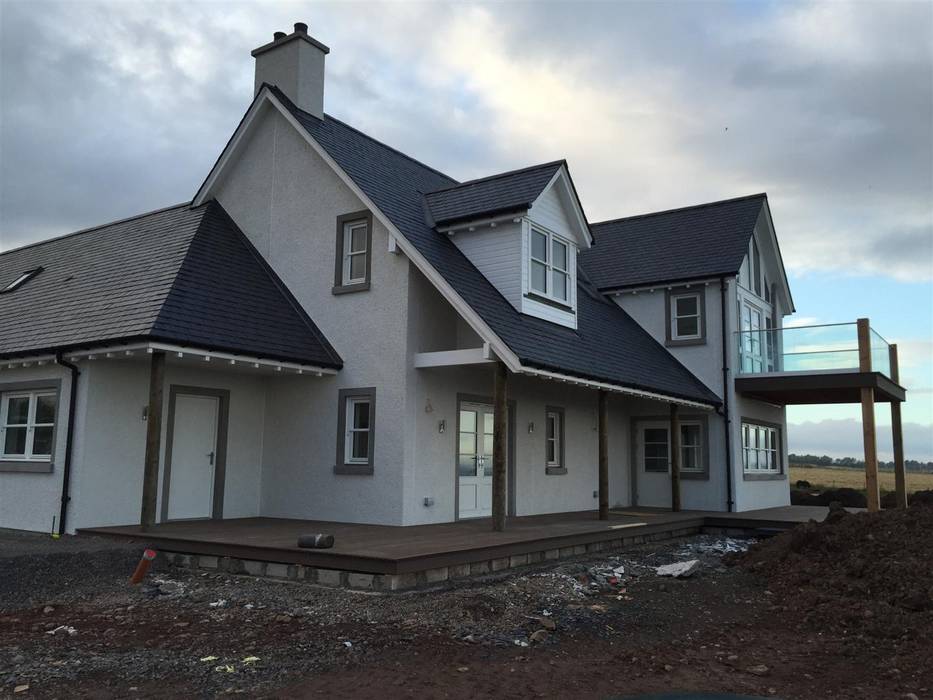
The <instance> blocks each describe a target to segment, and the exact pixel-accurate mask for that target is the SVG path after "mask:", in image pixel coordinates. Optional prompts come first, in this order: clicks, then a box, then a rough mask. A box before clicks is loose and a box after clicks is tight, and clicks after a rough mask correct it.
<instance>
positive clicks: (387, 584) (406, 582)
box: [373, 574, 418, 591]
mask: <svg viewBox="0 0 933 700" xmlns="http://www.w3.org/2000/svg"><path fill="white" fill-rule="evenodd" d="M417 585H418V577H417V576H416V575H415V574H380V575H379V576H375V577H374V578H373V586H374V587H375V588H376V590H379V591H403V590H406V589H409V588H414V587H415V586H417Z"/></svg>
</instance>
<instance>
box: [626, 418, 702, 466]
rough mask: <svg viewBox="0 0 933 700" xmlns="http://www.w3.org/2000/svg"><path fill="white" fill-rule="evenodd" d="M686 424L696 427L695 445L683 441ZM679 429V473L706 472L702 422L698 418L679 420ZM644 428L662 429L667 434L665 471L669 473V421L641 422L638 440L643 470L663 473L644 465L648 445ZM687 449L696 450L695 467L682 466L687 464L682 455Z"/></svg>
mask: <svg viewBox="0 0 933 700" xmlns="http://www.w3.org/2000/svg"><path fill="white" fill-rule="evenodd" d="M686 426H694V427H696V428H697V437H698V442H697V444H696V445H687V444H685V443H684V439H683V429H684V428H685V427H686ZM680 429H681V434H680V471H681V473H687V474H705V473H706V464H705V459H704V458H705V456H706V452H705V449H706V446H705V445H704V444H703V437H704V430H703V422H702V421H698V420H691V419H687V420H681V421H680ZM646 430H663V431H664V434H665V435H666V436H667V469H666V473H668V474H670V471H671V455H672V454H673V452H672V450H671V426H670V424H669V423H662V422H661V421H654V422H651V423H644V424H642V426H641V435H640V440H641V455H640V456H639V458H640V461H641V466H642V470H644V471H645V472H648V473H650V474H663V473H665V471H662V470H661V469H648V468H647V467H646V461H645V460H646V459H647V455H646V449H645V448H646V447H647V445H648V441H647V440H646V439H645V431H646ZM651 444H652V445H660V444H661V443H659V442H652V443H651ZM687 450H696V457H697V458H696V467H692V468H691V467H686V466H684V465H686V464H687V460H686V459H684V457H685V456H686V451H687Z"/></svg>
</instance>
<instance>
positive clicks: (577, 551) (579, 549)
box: [573, 544, 586, 556]
mask: <svg viewBox="0 0 933 700" xmlns="http://www.w3.org/2000/svg"><path fill="white" fill-rule="evenodd" d="M573 554H574V556H580V555H581V554H586V545H585V544H578V545H574V547H573Z"/></svg>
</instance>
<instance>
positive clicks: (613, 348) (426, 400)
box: [0, 24, 904, 533]
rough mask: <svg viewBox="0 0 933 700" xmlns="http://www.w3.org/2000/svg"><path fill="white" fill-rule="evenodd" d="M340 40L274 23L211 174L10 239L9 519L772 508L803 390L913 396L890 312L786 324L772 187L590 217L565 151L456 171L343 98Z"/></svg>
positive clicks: (788, 301)
mask: <svg viewBox="0 0 933 700" xmlns="http://www.w3.org/2000/svg"><path fill="white" fill-rule="evenodd" d="M328 51H329V49H328V48H327V47H326V46H324V45H323V44H321V43H320V42H319V41H317V40H315V39H314V38H312V37H311V36H309V34H308V32H307V27H306V25H303V24H296V25H295V29H294V32H292V33H290V34H287V35H286V34H284V33H281V32H278V33H276V35H275V38H274V40H273V41H272V42H270V43H268V44H266V45H264V46H261V47H259V48H258V49H256V50H255V51H253V56H254V57H255V61H256V84H255V95H254V99H253V101H252V103H251V104H250V106H249V108H248V109H247V111H246V113H245V115H244V117H243V119H242V121H241V123H240V124H239V126H238V127H237V129H236V131H235V132H234V134H233V135H232V136H231V138H230V140H229V142H228V143H227V145H226V147H225V148H224V150H223V152H222V153H221V154H220V157H219V158H218V160H217V162H216V164H215V165H214V167H213V168H212V169H211V171H210V172H209V173H207V174H206V177H205V179H204V181H203V184H202V185H201V187H200V188H199V190H198V191H197V192H196V193H193V199H192V201H190V202H185V203H183V204H180V205H177V206H174V207H169V208H167V209H161V210H159V211H155V212H150V213H147V214H141V215H139V216H136V217H133V218H130V219H125V220H122V221H117V222H114V223H110V224H106V225H102V226H98V227H95V228H92V229H88V230H84V231H78V232H76V233H72V234H69V235H66V236H62V237H60V238H55V239H51V240H47V241H42V242H39V243H35V244H33V245H28V246H25V247H22V248H19V249H15V250H10V251H6V252H4V253H2V254H0V449H2V454H0V527H8V528H21V529H26V530H37V531H50V530H53V531H54V530H57V531H61V532H69V533H71V532H74V531H75V529H78V528H87V527H99V526H107V525H123V524H132V523H142V524H144V525H148V524H151V523H160V522H168V521H173V520H185V519H198V518H208V519H233V518H244V517H252V516H266V517H275V518H304V519H316V520H327V521H339V522H343V523H376V524H384V525H399V526H408V525H418V524H426V523H447V522H453V521H457V520H465V519H470V518H478V517H484V516H490V515H495V516H496V517H495V519H494V522H495V523H496V524H497V526H498V527H501V526H502V520H503V519H504V517H505V516H506V515H508V516H522V515H531V514H544V513H564V512H573V511H579V512H585V511H594V510H597V509H599V510H600V512H601V514H602V515H605V513H606V511H607V510H608V509H609V508H611V507H616V506H619V507H625V506H636V505H637V506H654V507H660V508H672V507H673V508H675V509H676V508H681V507H682V508H685V509H697V510H706V511H747V510H752V509H761V508H767V507H771V506H781V505H786V504H787V503H788V498H789V495H788V482H787V464H786V455H787V436H786V431H785V409H784V406H786V405H787V404H789V403H795V402H801V401H803V402H806V401H811V402H812V401H827V400H828V401H860V402H861V403H862V405H863V409H865V407H866V406H870V410H868V409H866V410H868V412H866V413H865V416H866V421H868V420H871V421H873V416H874V413H873V411H874V407H873V402H874V401H875V400H881V401H890V402H891V403H892V407H895V406H896V407H897V408H898V411H899V402H900V401H901V400H903V397H904V394H903V389H902V388H900V387H899V386H898V385H897V383H896V380H897V376H896V362H895V366H893V367H892V366H891V365H890V358H895V359H896V352H895V353H893V354H892V353H890V351H889V349H888V347H887V346H886V345H882V343H883V341H881V340H880V336H878V338H877V339H876V338H875V336H877V334H874V335H871V336H870V348H868V346H867V345H865V343H859V342H857V340H856V324H851V328H850V330H851V331H852V338H851V340H852V346H851V347H849V346H846V347H844V348H843V349H841V350H839V346H838V345H837V346H834V347H836V348H837V354H836V355H833V357H834V358H835V360H836V364H835V365H834V366H833V367H830V368H828V369H827V368H825V367H817V366H816V365H814V364H813V362H814V358H816V360H819V361H821V362H822V361H824V360H822V359H820V358H823V357H826V356H825V355H818V354H809V355H808V354H807V353H808V352H811V351H812V349H811V351H806V350H805V351H803V352H804V355H803V356H801V355H800V353H799V352H797V351H791V350H790V349H789V346H790V344H791V342H792V339H791V338H789V337H788V336H787V335H786V333H787V331H786V330H784V329H783V326H784V319H785V318H786V317H787V316H788V315H789V314H791V313H792V312H793V311H794V303H793V299H792V297H791V292H790V289H789V286H788V282H787V277H786V275H785V272H784V267H783V263H782V260H781V253H780V249H779V247H778V242H777V237H776V234H775V229H774V224H773V221H772V217H771V211H770V208H769V205H768V199H767V197H766V196H765V195H764V194H756V195H752V196H746V197H740V198H737V199H728V200H724V201H720V202H713V203H709V204H702V205H699V206H693V207H686V208H683V209H676V210H672V211H665V212H657V213H653V214H646V215H643V216H634V217H627V218H623V219H618V220H614V221H606V222H601V223H590V222H588V220H587V218H586V215H585V213H584V210H583V207H582V205H581V203H580V199H579V197H578V193H577V190H576V188H575V186H574V183H573V179H572V177H571V172H570V168H569V166H568V164H567V163H566V162H565V161H556V162H551V163H544V164H541V165H535V166H532V167H528V168H523V169H521V170H515V171H511V172H506V173H499V174H494V175H491V176H489V177H485V178H481V179H478V180H472V181H469V182H458V181H456V180H454V179H452V178H451V177H449V176H447V175H445V174H443V173H441V172H439V171H437V170H435V169H433V168H431V167H429V166H427V165H424V164H423V163H420V162H418V161H417V160H415V159H413V158H411V157H409V156H407V155H405V154H402V153H400V152H399V151H397V150H395V149H393V148H391V147H389V146H387V145H385V144H383V143H380V142H379V141H376V140H375V139H373V138H371V137H369V136H367V135H365V134H363V133H361V132H359V131H357V130H356V129H354V128H352V127H351V126H349V125H347V124H345V123H343V122H341V121H339V120H338V119H335V118H333V117H331V116H329V115H327V114H325V113H324V111H323V103H324V83H325V71H324V63H325V56H326V55H327V53H328ZM847 328H848V327H847ZM869 331H870V329H869V328H868V326H867V323H860V324H859V325H858V333H859V338H861V339H862V340H864V338H862V336H865V337H868V334H869ZM872 333H873V332H872ZM865 342H868V341H865ZM853 347H854V348H855V349H854V352H855V356H854V357H855V364H854V367H853V365H852V357H853V356H852V354H851V352H852V351H853V350H852V349H853ZM866 348H868V350H870V353H869V356H868V358H867V362H868V364H867V365H866V364H865V362H866V359H865V354H866ZM860 349H861V350H862V352H861V355H860V354H859V350H860ZM839 353H842V355H840V354H839ZM846 353H848V354H846ZM830 354H832V353H830ZM795 357H796V358H799V357H804V358H805V359H806V360H807V361H808V362H809V364H806V363H805V364H804V365H802V366H801V367H797V368H791V367H789V366H785V365H786V363H789V362H791V361H792V360H793V358H795ZM794 361H795V360H794ZM872 361H874V362H875V363H876V365H875V369H874V370H873V369H872V365H871V362H872ZM847 362H848V363H849V364H846V363H847ZM881 364H884V368H882V367H881ZM743 382H744V383H743ZM866 392H867V393H866ZM892 410H893V408H892ZM898 417H899V413H898ZM866 425H867V423H866ZM898 427H899V421H898ZM871 439H872V441H873V424H872V438H871ZM868 449H869V442H868V439H867V438H866V454H868ZM871 449H872V450H873V449H874V447H873V444H872V446H871ZM866 461H868V460H866ZM870 476H871V475H870V473H869V478H870ZM869 483H871V482H869ZM875 491H876V492H877V485H876V486H875Z"/></svg>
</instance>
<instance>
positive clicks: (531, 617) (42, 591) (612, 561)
mask: <svg viewBox="0 0 933 700" xmlns="http://www.w3.org/2000/svg"><path fill="white" fill-rule="evenodd" d="M0 542H3V543H5V540H3V539H0ZM59 544H62V543H59ZM64 544H65V548H66V549H67V551H64V552H60V553H57V552H56V549H55V548H54V547H50V546H49V545H48V544H47V543H41V544H38V545H37V548H36V549H37V552H36V553H35V554H33V555H30V556H25V555H24V554H23V549H22V543H20V545H21V546H20V548H19V549H17V550H15V552H16V554H17V555H18V556H10V555H8V554H7V550H6V548H5V547H4V548H3V549H2V550H0V693H10V694H13V695H15V696H16V697H126V696H128V695H133V696H137V697H178V696H181V695H183V696H190V697H213V696H216V695H220V694H228V693H247V694H249V695H250V696H254V695H256V696H267V697H355V698H363V697H380V698H386V697H464V698H467V697H470V698H472V697H515V698H523V699H524V698H527V697H529V696H530V697H608V696H609V695H619V696H623V695H631V694H635V693H639V692H657V691H662V690H670V689H675V688H677V687H680V688H689V689H701V690H708V691H714V690H724V691H731V692H737V693H745V694H749V695H761V696H767V697H786V698H809V697H831V696H834V693H839V688H840V684H842V686H844V687H845V688H846V689H847V692H842V693H839V694H835V697H851V698H862V697H864V698H869V697H899V696H897V695H893V696H892V695H890V694H873V693H876V692H879V691H878V687H877V683H875V685H874V686H873V685H872V683H873V681H872V679H873V678H874V675H873V671H872V667H873V666H874V665H875V664H876V663H879V662H882V661H883V660H879V659H873V660H872V662H871V663H870V664H869V663H866V664H864V673H860V672H853V671H852V670H851V664H852V662H853V659H852V658H851V657H849V658H844V657H837V656H833V655H834V654H836V652H837V651H838V648H837V647H836V646H835V642H834V641H833V640H832V639H828V638H820V637H819V636H818V635H812V634H811V635H805V634H803V633H801V632H800V631H799V630H795V629H793V628H788V626H787V625H786V624H783V623H781V620H780V619H779V617H777V616H775V614H774V612H775V611H774V610H773V608H772V606H769V603H768V596H767V595H766V594H765V590H764V583H763V582H762V581H759V580H757V579H756V578H755V576H754V575H753V574H751V573H747V572H744V571H741V570H738V569H736V568H731V569H730V568H727V567H725V566H723V564H722V561H721V555H722V553H723V551H724V550H726V549H730V548H735V546H736V542H735V541H730V540H723V539H716V538H711V537H697V538H690V539H687V540H681V541H671V542H665V543H655V544H653V545H645V546H641V547H636V548H632V549H630V550H627V551H625V552H623V553H621V554H620V555H619V556H602V557H582V558H579V559H577V560H574V561H570V562H562V563H560V564H552V565H551V566H547V567H545V566H541V567H529V568H527V569H525V570H521V571H519V572H517V573H516V572H512V573H506V574H504V575H502V576H498V577H488V578H485V579H482V580H470V581H466V582H463V583H460V584H458V585H456V586H452V587H445V588H440V589H435V590H430V591H415V592H407V593H396V594H377V593H361V592H353V591H347V590H335V589H328V588H323V587H316V586H310V585H307V584H302V583H289V582H279V581H270V580H262V579H255V578H251V577H246V576H231V575H228V574H215V573H202V572H192V571H186V570H179V569H165V568H161V567H159V566H156V567H155V569H154V570H153V571H152V572H151V573H150V576H149V579H148V580H147V582H146V583H145V584H143V585H142V586H139V587H131V586H129V585H128V584H127V579H128V577H129V575H130V573H131V572H132V570H133V568H134V566H135V564H136V561H137V560H138V557H139V553H140V547H139V546H134V547H129V548H127V547H126V546H116V545H112V544H111V545H109V546H108V545H106V544H103V543H102V541H95V542H94V544H93V545H88V546H83V545H79V544H76V543H75V542H67V543H64ZM688 559H698V560H699V561H700V568H699V570H698V571H697V572H696V573H695V574H694V575H693V576H691V577H690V578H686V579H670V578H660V577H659V576H658V575H657V574H656V572H655V568H656V567H657V566H660V565H664V564H669V563H672V562H681V561H684V560H688ZM157 562H158V560H157ZM11 569H17V570H20V569H22V570H23V571H24V573H11ZM797 647H800V648H797ZM821 654H822V655H824V656H827V655H828V656H827V660H824V661H823V662H820V663H822V665H823V668H822V670H821V671H820V674H819V676H818V677H817V676H815V675H813V674H807V673H802V672H801V671H800V668H798V667H795V666H794V664H793V663H791V662H793V661H794V660H795V659H798V660H800V661H801V662H802V663H805V664H809V663H811V662H812V660H813V659H815V658H818V657H819V656H820V655H821ZM833 664H836V665H840V664H844V665H846V670H842V666H840V670H839V671H838V673H836V672H834V671H833V670H832V669H833V667H834V666H833ZM811 670H812V669H811ZM807 675H809V676H810V678H806V676H807ZM815 678H816V680H814V679H815ZM819 680H825V681H826V682H827V683H829V684H831V685H832V686H833V690H831V691H830V692H829V694H825V693H823V694H820V695H814V694H810V693H811V692H812V691H813V689H814V683H816V682H817V681H819ZM900 680H902V681H904V682H905V683H904V688H905V689H906V688H911V687H914V686H916V685H917V683H921V682H922V681H917V682H915V681H914V680H913V679H912V678H910V677H909V674H905V675H904V678H902V679H900ZM886 682H887V681H885V683H886ZM27 686H28V687H27ZM883 687H885V688H887V687H888V686H886V685H884V686H883ZM17 688H19V692H16V690H17ZM920 697H922V695H921V696H920Z"/></svg>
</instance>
